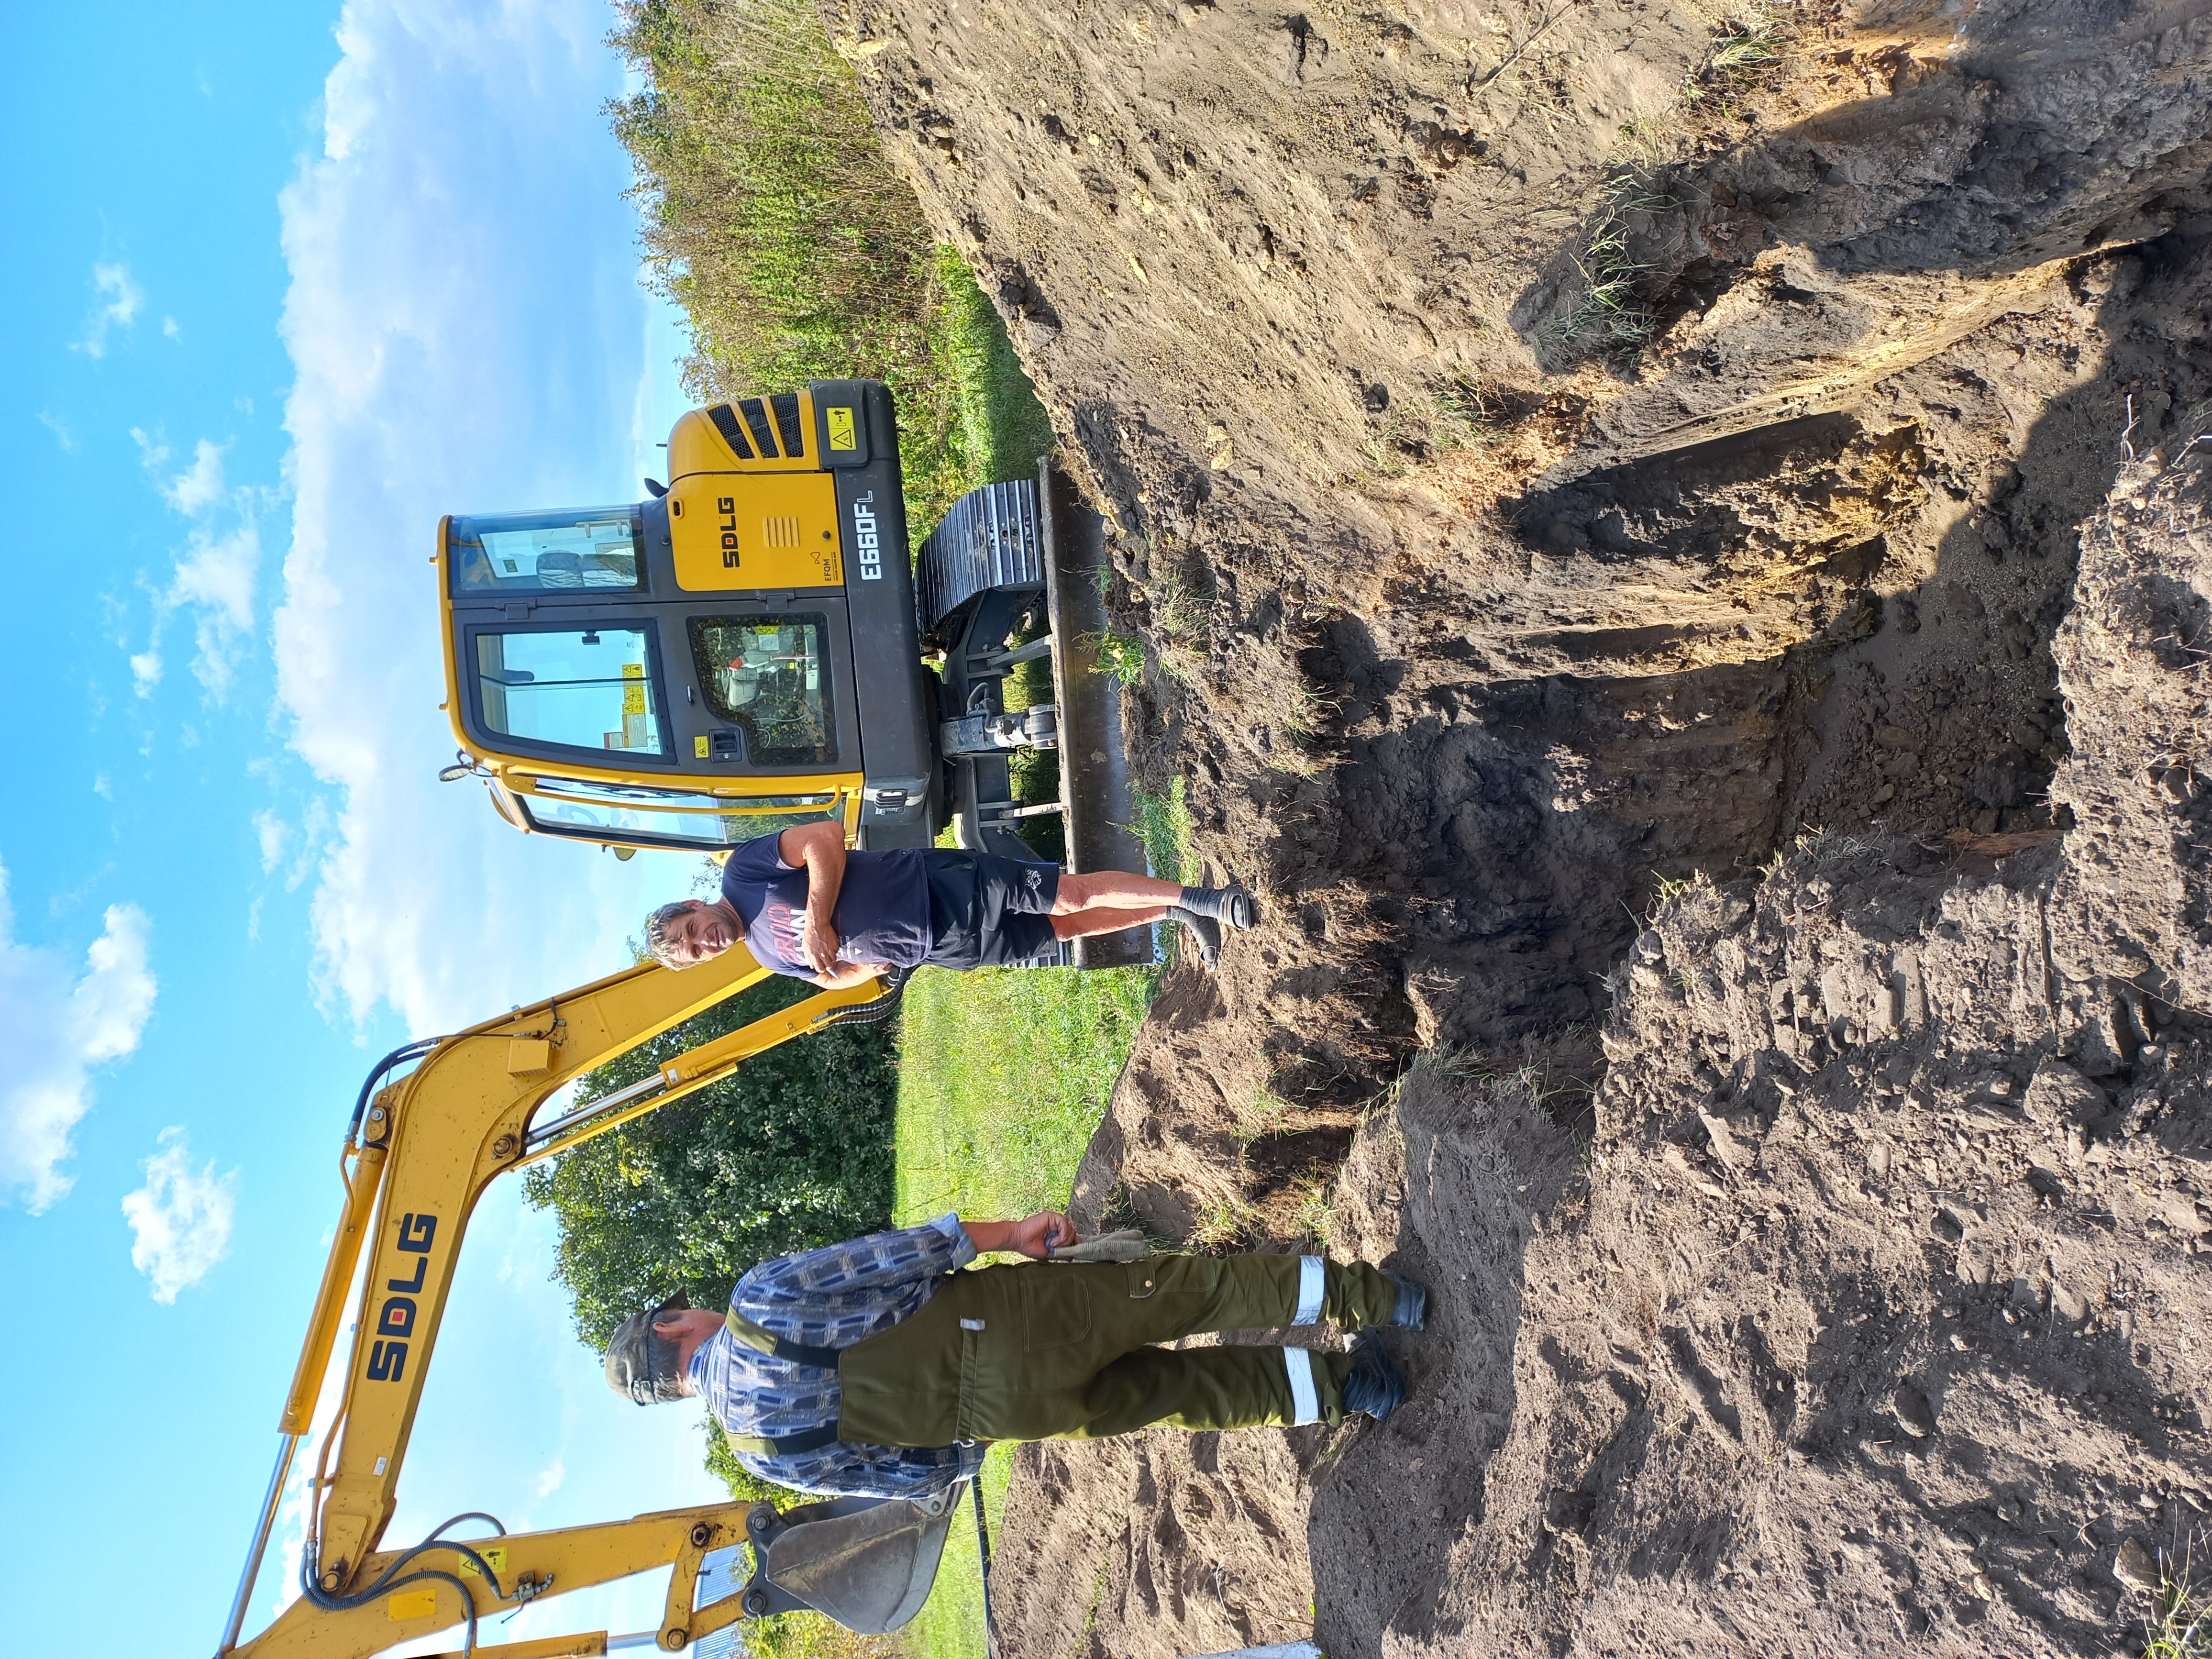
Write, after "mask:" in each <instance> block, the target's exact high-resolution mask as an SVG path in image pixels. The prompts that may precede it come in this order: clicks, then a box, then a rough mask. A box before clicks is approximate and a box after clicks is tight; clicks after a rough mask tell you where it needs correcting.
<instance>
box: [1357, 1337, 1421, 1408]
mask: <svg viewBox="0 0 2212 1659" xmlns="http://www.w3.org/2000/svg"><path fill="white" fill-rule="evenodd" d="M1405 1403H1406V1379H1405V1378H1404V1377H1402V1376H1399V1375H1398V1368H1397V1367H1396V1366H1395V1365H1393V1364H1391V1363H1390V1356H1389V1355H1388V1354H1386V1353H1384V1352H1383V1345H1382V1344H1381V1343H1379V1342H1377V1341H1376V1340H1375V1339H1374V1338H1373V1337H1371V1336H1370V1335H1369V1334H1367V1333H1365V1332H1364V1331H1363V1332H1361V1333H1360V1334H1358V1336H1356V1337H1354V1338H1352V1375H1351V1376H1347V1377H1346V1378H1345V1379H1344V1409H1345V1410H1346V1411H1347V1412H1359V1413H1364V1415H1366V1416H1369V1417H1371V1418H1373V1419H1375V1420H1376V1422H1377V1423H1380V1422H1381V1421H1382V1420H1383V1419H1384V1418H1386V1417H1388V1416H1389V1415H1390V1413H1392V1412H1395V1411H1396V1410H1397V1409H1398V1407H1401V1406H1402V1405H1404V1404H1405Z"/></svg>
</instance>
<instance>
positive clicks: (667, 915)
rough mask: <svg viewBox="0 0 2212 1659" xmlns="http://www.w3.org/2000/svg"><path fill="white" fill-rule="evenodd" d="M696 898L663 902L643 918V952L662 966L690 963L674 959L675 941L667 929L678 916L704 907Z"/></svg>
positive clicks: (686, 966)
mask: <svg viewBox="0 0 2212 1659" xmlns="http://www.w3.org/2000/svg"><path fill="white" fill-rule="evenodd" d="M702 908H705V907H704V905H703V904H702V902H700V901H699V900H697V899H677V900H675V901H674V902H671V903H668V904H664V905H662V906H661V907H660V908H659V909H657V910H655V911H654V912H653V914H652V915H648V916H647V917H646V919H645V953H646V955H647V956H649V957H652V958H653V960H654V961H655V962H657V963H659V964H660V965H661V966H662V967H664V968H688V967H690V965H691V964H690V963H685V962H678V960H677V959H676V941H675V940H674V939H671V938H670V937H669V936H668V930H669V929H670V928H671V927H674V926H675V925H676V920H677V918H678V917H679V916H688V915H690V914H691V913H692V912H693V911H694V910H698V909H702Z"/></svg>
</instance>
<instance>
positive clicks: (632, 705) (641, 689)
mask: <svg viewBox="0 0 2212 1659" xmlns="http://www.w3.org/2000/svg"><path fill="white" fill-rule="evenodd" d="M623 681H624V682H625V684H623V714H643V713H645V665H644V664H643V663H641V662H626V663H624V664H623Z"/></svg>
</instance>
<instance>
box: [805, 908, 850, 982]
mask: <svg viewBox="0 0 2212 1659" xmlns="http://www.w3.org/2000/svg"><path fill="white" fill-rule="evenodd" d="M829 911H830V907H829V905H826V904H816V903H814V902H812V901H811V895H810V896H809V902H808V904H807V906H806V931H805V934H804V935H803V936H802V937H801V939H800V940H799V945H800V948H801V949H803V950H804V951H805V952H806V965H807V966H808V967H810V968H811V969H813V970H814V971H815V972H816V973H817V974H829V973H834V972H835V971H836V967H837V952H838V950H839V948H840V941H839V939H838V938H837V926H836V923H835V922H834V921H831V920H830V917H829Z"/></svg>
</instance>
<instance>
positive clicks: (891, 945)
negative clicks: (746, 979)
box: [722, 834, 936, 979]
mask: <svg viewBox="0 0 2212 1659" xmlns="http://www.w3.org/2000/svg"><path fill="white" fill-rule="evenodd" d="M781 839H782V836H781V834H778V835H774V836H760V837H758V838H757V839H756V840H753V841H749V842H745V843H744V845H743V846H741V847H739V848H737V849H736V850H735V851H734V852H732V854H730V860H729V862H728V863H727V864H726V865H724V866H722V896H723V897H724V898H726V899H727V900H728V901H729V902H730V908H732V909H733V910H735V911H736V912H737V913H738V921H741V922H743V923H744V929H745V946H746V948H747V949H748V950H750V951H751V952H752V953H753V960H754V961H756V962H757V963H760V965H761V966H762V967H763V968H770V969H775V971H776V972H777V973H779V974H795V975H798V976H799V977H800V978H801V979H811V978H812V977H813V975H814V970H813V969H812V968H811V967H809V966H808V965H807V962H806V949H805V944H804V942H803V941H804V939H805V932H806V871H805V867H804V866H801V867H799V868H797V869H794V868H793V867H792V866H790V865H788V864H786V863H785V862H784V861H783V856H782V854H781V853H779V852H778V851H777V850H776V843H777V842H779V841H781ZM830 920H831V921H832V922H833V923H834V924H835V925H836V929H837V938H838V939H839V941H840V944H839V949H838V952H837V954H838V955H839V956H840V957H843V958H844V960H846V961H847V962H866V963H876V962H880V963H889V964H890V966H892V967H894V968H911V967H913V966H914V965H915V963H919V962H920V961H921V959H922V958H923V957H926V956H927V955H928V954H929V947H930V946H931V945H933V944H934V943H935V942H936V941H935V940H934V939H933V937H932V935H931V933H930V931H929V878H928V875H927V872H926V871H925V870H924V868H923V866H922V861H921V852H920V851H919V850H918V849H916V848H900V849H899V850H898V851H896V852H890V853H848V854H845V879H844V882H843V884H842V885H840V886H839V888H838V889H837V908H836V910H835V911H833V912H832V913H831V915H830Z"/></svg>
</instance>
